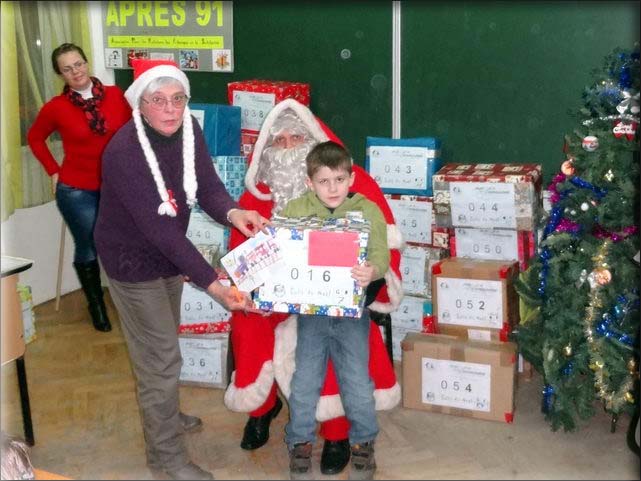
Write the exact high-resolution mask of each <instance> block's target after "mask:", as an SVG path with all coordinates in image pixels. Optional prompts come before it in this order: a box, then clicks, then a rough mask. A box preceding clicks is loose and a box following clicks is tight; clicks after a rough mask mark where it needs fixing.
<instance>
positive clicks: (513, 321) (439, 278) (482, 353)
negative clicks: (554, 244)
mask: <svg viewBox="0 0 641 481" xmlns="http://www.w3.org/2000/svg"><path fill="white" fill-rule="evenodd" d="M540 186H541V168H540V166H538V165H532V164H523V165H510V164H477V165H461V164H447V165H445V166H444V167H443V168H442V169H441V170H439V172H437V173H436V174H435V175H434V176H433V188H434V199H433V204H434V214H435V224H436V227H437V228H441V229H447V230H448V231H449V247H450V254H451V256H452V257H450V258H448V259H445V260H443V261H441V262H437V263H435V264H434V265H433V266H432V273H431V274H432V275H431V277H432V285H431V288H432V301H433V314H434V320H435V323H436V332H438V334H432V335H417V334H408V335H407V336H406V337H405V338H404V340H403V342H402V350H403V405H404V406H405V407H408V408H414V409H421V410H425V411H432V412H442V413H448V414H455V415H459V416H469V417H473V418H478V419H486V420H494V421H503V422H512V420H513V416H514V389H515V383H516V373H517V365H518V355H517V354H518V353H517V347H516V345H515V344H514V343H512V342H510V341H509V335H510V333H511V332H512V331H513V329H514V328H515V327H516V326H517V324H518V321H519V317H518V312H519V311H518V296H517V294H516V291H515V289H514V281H515V280H516V278H517V276H518V274H519V271H520V270H523V269H525V268H526V267H527V264H528V261H529V260H530V259H531V258H532V256H533V255H534V254H535V247H536V246H535V244H534V239H535V238H536V236H535V229H536V226H537V221H538V216H539V215H540V212H539V210H540V190H541V189H540Z"/></svg>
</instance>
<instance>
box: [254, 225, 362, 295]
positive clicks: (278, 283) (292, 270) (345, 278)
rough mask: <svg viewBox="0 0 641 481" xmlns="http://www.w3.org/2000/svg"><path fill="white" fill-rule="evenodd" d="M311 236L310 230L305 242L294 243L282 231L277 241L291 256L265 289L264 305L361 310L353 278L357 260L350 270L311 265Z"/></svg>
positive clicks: (262, 290)
mask: <svg viewBox="0 0 641 481" xmlns="http://www.w3.org/2000/svg"><path fill="white" fill-rule="evenodd" d="M309 235H310V232H309V231H307V230H306V231H304V233H303V238H302V239H301V238H298V239H291V238H288V236H289V233H288V232H287V231H286V230H283V229H281V230H279V231H278V233H277V239H278V241H279V243H280V244H281V246H282V249H283V252H286V253H287V255H286V256H284V262H283V263H282V265H280V266H279V268H278V269H276V270H273V271H270V276H269V278H267V279H266V280H265V284H264V285H263V286H261V288H260V293H259V294H260V301H267V302H273V303H279V302H290V303H292V302H293V303H296V304H313V305H318V306H324V305H327V306H346V307H357V306H355V305H354V294H355V287H354V286H355V281H354V279H353V278H352V274H351V270H352V267H353V265H354V264H356V262H357V261H356V259H355V260H354V262H353V264H352V265H350V266H349V267H335V266H318V265H317V266H313V265H309V263H308V258H309Z"/></svg>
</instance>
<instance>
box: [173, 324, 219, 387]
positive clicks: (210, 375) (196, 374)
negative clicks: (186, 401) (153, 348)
mask: <svg viewBox="0 0 641 481" xmlns="http://www.w3.org/2000/svg"><path fill="white" fill-rule="evenodd" d="M178 344H179V345H180V353H181V355H182V358H183V364H182V368H181V369H180V377H179V381H180V383H181V384H185V385H195V386H201V387H211V388H220V389H225V388H226V387H227V384H228V381H229V380H228V375H227V351H228V349H229V334H228V333H221V334H199V335H192V334H180V335H179V336H178Z"/></svg>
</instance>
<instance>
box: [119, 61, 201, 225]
mask: <svg viewBox="0 0 641 481" xmlns="http://www.w3.org/2000/svg"><path fill="white" fill-rule="evenodd" d="M131 66H132V67H133V70H134V81H133V83H132V84H131V85H130V86H129V88H128V89H127V91H126V92H125V98H126V99H127V102H129V105H131V108H132V109H133V112H132V116H133V119H134V123H135V125H136V133H137V135H138V141H139V142H140V146H141V147H142V150H143V152H144V153H145V158H146V159H147V164H148V165H149V169H150V170H151V174H152V175H153V177H154V181H155V182H156V188H157V189H158V194H159V195H160V198H161V199H162V203H161V204H160V206H159V207H158V214H160V215H168V216H170V217H175V216H176V214H177V213H178V205H177V204H176V200H175V199H174V198H173V195H172V193H171V191H168V190H167V187H166V186H165V180H164V179H163V177H162V173H161V172H160V167H159V166H158V159H157V158H156V154H155V153H154V150H153V148H152V147H151V144H150V143H149V139H148V138H147V134H146V133H145V126H144V125H143V121H142V115H141V113H140V108H139V104H140V98H141V97H142V94H143V93H144V92H145V90H146V89H147V87H148V86H149V84H150V83H151V82H152V81H153V80H156V79H159V78H171V79H174V80H176V81H178V82H180V84H181V85H182V86H183V88H184V90H185V95H187V97H189V94H190V89H189V80H188V79H187V76H186V75H185V74H184V72H182V71H181V70H180V69H179V68H178V66H177V65H176V63H175V62H172V61H171V60H149V59H133V60H132V61H131ZM182 127H183V188H184V189H185V193H186V194H187V204H188V206H189V208H192V207H193V206H194V205H196V202H197V200H196V190H197V189H198V183H197V182H196V169H195V164H194V149H195V147H194V129H193V125H192V119H191V112H190V110H189V107H187V106H185V110H184V112H183V125H182Z"/></svg>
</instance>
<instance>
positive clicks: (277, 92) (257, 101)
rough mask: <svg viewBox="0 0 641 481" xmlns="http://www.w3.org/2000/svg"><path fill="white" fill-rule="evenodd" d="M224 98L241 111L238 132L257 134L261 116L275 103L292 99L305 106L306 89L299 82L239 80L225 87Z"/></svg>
mask: <svg viewBox="0 0 641 481" xmlns="http://www.w3.org/2000/svg"><path fill="white" fill-rule="evenodd" d="M227 97H228V99H229V104H230V105H235V106H237V107H240V108H241V120H240V128H241V130H242V131H244V132H250V133H255V134H258V132H260V128H261V126H262V125H263V121H264V120H265V117H266V116H267V114H268V113H269V111H270V110H271V109H272V108H274V105H276V104H277V103H279V102H282V101H283V100H285V99H288V98H292V99H295V100H297V101H298V102H300V103H301V104H303V105H306V106H309V97H310V87H309V84H307V83H300V82H285V81H280V80H259V79H252V80H242V81H238V82H230V83H228V84H227ZM243 143H244V142H243ZM244 154H245V155H247V154H248V153H247V152H244Z"/></svg>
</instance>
